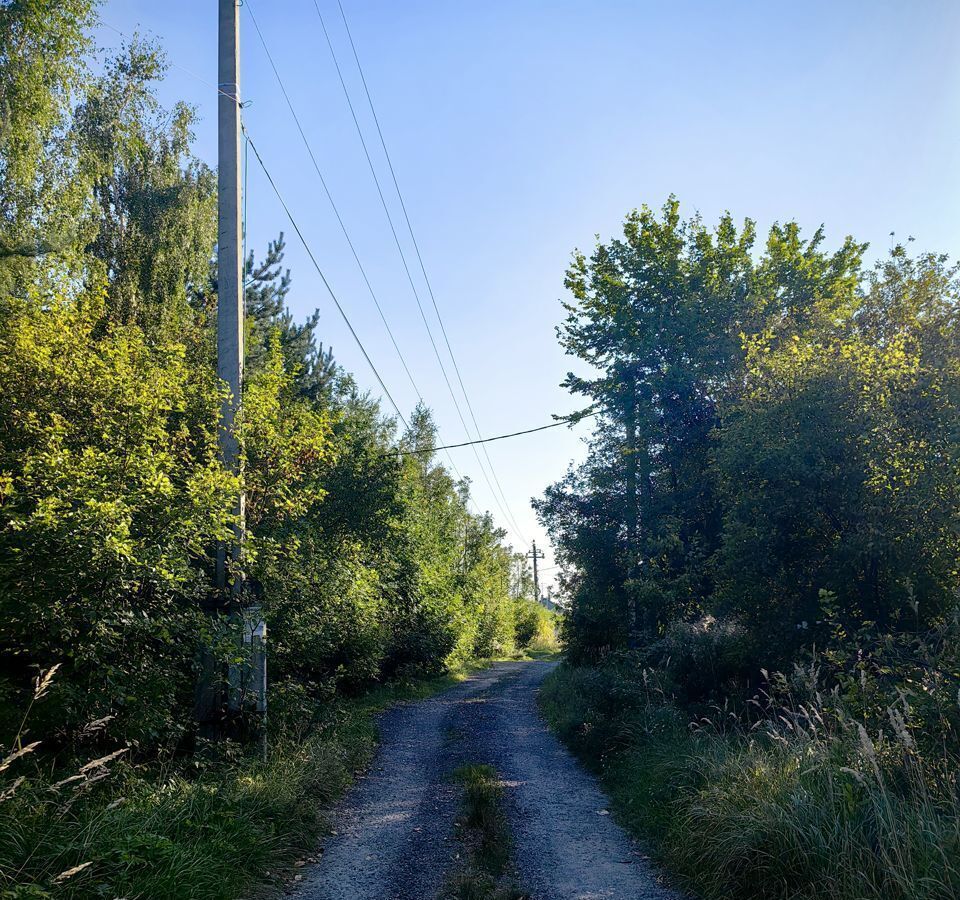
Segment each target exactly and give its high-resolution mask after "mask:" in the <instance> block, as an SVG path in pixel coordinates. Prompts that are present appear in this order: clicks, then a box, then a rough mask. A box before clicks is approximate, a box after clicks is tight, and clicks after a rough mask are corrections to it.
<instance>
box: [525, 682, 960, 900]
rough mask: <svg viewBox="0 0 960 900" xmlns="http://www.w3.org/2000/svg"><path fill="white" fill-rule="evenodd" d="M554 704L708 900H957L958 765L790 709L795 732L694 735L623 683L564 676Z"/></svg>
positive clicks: (644, 833)
mask: <svg viewBox="0 0 960 900" xmlns="http://www.w3.org/2000/svg"><path fill="white" fill-rule="evenodd" d="M541 703H542V706H543V709H544V713H545V714H546V716H547V718H548V719H549V721H550V722H551V724H552V725H553V726H554V728H555V729H556V730H557V731H558V732H559V734H560V735H561V737H562V738H563V739H564V740H565V741H566V742H567V743H568V744H569V745H570V746H571V748H572V749H573V750H574V751H575V752H576V753H577V754H578V755H579V756H580V757H581V758H582V759H583V760H584V761H585V762H586V763H587V764H588V765H589V766H591V767H592V768H593V769H594V770H596V771H597V772H598V773H599V774H600V776H601V779H602V782H603V785H604V787H605V789H606V790H607V792H608V793H609V795H610V797H611V801H612V804H611V805H612V808H613V810H614V813H615V815H616V816H617V818H618V820H619V821H620V822H621V823H622V824H624V825H625V826H626V827H627V828H628V829H629V830H631V831H633V832H634V833H635V834H637V835H639V836H640V837H642V838H643V839H644V840H645V841H646V842H647V844H648V845H649V846H650V848H651V850H652V852H653V853H654V855H655V856H656V857H657V858H658V859H659V861H660V862H661V863H662V864H663V865H664V866H665V867H666V868H667V869H668V870H669V871H671V872H672V873H673V874H674V875H675V876H677V877H678V879H679V880H680V881H681V882H682V883H683V886H684V887H685V888H687V889H688V890H691V891H693V892H695V893H698V894H700V895H701V896H703V897H706V898H710V900H713V898H717V900H719V898H724V900H761V898H762V900H814V898H816V900H954V898H956V897H958V896H960V792H958V788H957V768H956V766H955V764H953V763H952V762H950V761H949V760H944V759H936V758H928V757H924V756H922V755H921V754H920V753H919V751H918V750H917V749H916V748H915V747H907V746H901V745H898V744H897V742H896V741H895V740H888V739H886V738H881V736H879V735H875V736H873V737H871V736H868V735H867V734H866V732H863V731H861V730H859V729H858V728H857V725H856V723H855V722H845V723H844V722H838V721H832V720H831V719H830V717H829V715H828V714H827V713H826V711H825V710H822V711H820V710H816V709H814V708H812V707H804V711H803V712H802V713H801V712H800V711H799V710H797V711H791V710H786V709H785V710H782V711H780V712H778V715H782V716H783V723H781V724H780V726H779V727H773V726H772V725H771V726H770V728H768V729H766V730H763V729H755V730H753V731H747V730H744V729H742V728H739V727H736V726H733V727H729V728H727V727H726V726H724V730H721V729H719V728H710V727H706V728H700V729H691V728H690V727H689V725H688V723H687V721H686V720H685V717H684V716H683V715H682V714H681V713H680V712H679V710H677V709H676V708H675V707H673V706H672V705H671V704H670V703H669V702H668V701H667V700H666V699H665V698H664V697H662V696H657V695H656V694H655V692H652V691H650V690H649V689H648V687H647V686H646V685H645V684H643V683H641V682H640V681H639V679H633V680H632V681H631V679H630V678H629V677H627V676H624V675H623V673H620V672H611V671H606V672H605V671H603V670H596V669H593V670H592V669H576V668H573V667H570V666H562V667H560V669H558V671H557V672H555V673H553V674H552V675H551V676H550V678H549V679H548V681H547V682H546V684H545V686H544V689H543V692H542V694H541ZM785 723H789V726H788V725H787V724H785ZM814 725H815V727H814Z"/></svg>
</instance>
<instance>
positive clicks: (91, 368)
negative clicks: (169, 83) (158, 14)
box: [0, 0, 552, 897]
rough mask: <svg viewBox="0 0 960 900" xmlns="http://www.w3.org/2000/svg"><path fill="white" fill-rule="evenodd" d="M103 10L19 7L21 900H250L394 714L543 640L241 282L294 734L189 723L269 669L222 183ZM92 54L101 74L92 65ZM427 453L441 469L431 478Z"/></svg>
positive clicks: (255, 456)
mask: <svg viewBox="0 0 960 900" xmlns="http://www.w3.org/2000/svg"><path fill="white" fill-rule="evenodd" d="M95 22H96V4H95V3H94V2H92V0H63V2H56V3H54V2H50V0H26V2H0V126H2V127H0V384H2V385H3V389H2V391H0V658H2V664H0V896H4V897H45V896H53V895H56V896H67V897H88V896H89V897H100V896H111V897H113V896H117V897H119V896H129V897H134V896H163V897H233V896H237V895H238V894H239V893H241V892H242V891H243V890H246V889H247V888H248V887H249V886H250V885H251V884H252V883H253V882H255V881H256V880H258V879H260V878H263V877H267V873H268V872H269V873H271V877H273V875H275V874H276V873H277V872H278V871H279V869H280V867H282V866H283V865H284V864H285V863H289V862H291V861H292V860H294V859H295V858H296V857H297V856H298V855H302V854H303V853H305V852H307V851H308V850H309V849H310V847H311V844H312V842H313V841H314V840H315V838H316V836H317V834H318V832H319V830H320V828H321V827H322V821H321V818H320V816H321V813H320V812H319V811H318V807H322V806H323V805H324V804H326V803H328V802H329V801H330V800H331V799H332V798H334V797H335V796H336V795H338V794H339V793H340V792H341V791H342V790H343V788H344V786H345V785H346V784H347V783H348V781H349V779H350V778H351V776H352V774H353V772H354V771H355V770H356V769H357V768H358V767H359V766H361V765H362V763H363V761H364V759H365V758H366V756H367V755H368V754H369V752H370V748H371V746H372V743H373V739H374V725H373V708H375V707H377V706H378V705H380V704H381V702H386V701H387V700H388V699H390V698H394V697H403V696H409V695H410V694H411V692H415V691H416V690H419V689H420V688H417V687H416V686H417V685H423V684H426V685H431V684H436V683H437V682H436V679H437V678H443V677H445V673H450V672H456V671H460V670H462V669H464V668H465V667H467V666H469V665H470V664H471V663H473V662H474V661H476V660H480V659H486V658H489V657H499V656H509V655H511V654H514V653H517V652H523V651H524V649H525V648H527V647H532V648H534V649H537V648H541V649H542V648H543V647H545V646H547V645H548V644H549V643H550V642H551V640H552V627H551V620H550V619H549V617H548V616H547V615H546V613H545V611H541V610H539V608H537V607H536V605H535V604H533V603H532V601H529V600H525V599H523V598H525V597H527V596H528V595H529V594H530V587H531V585H530V575H529V572H528V571H527V570H526V568H525V562H524V558H523V556H522V555H521V554H517V553H514V551H513V550H512V548H511V547H510V546H509V545H508V544H507V542H506V539H505V533H504V532H503V531H501V530H500V529H498V528H497V527H495V525H494V523H493V521H492V519H491V517H490V516H489V515H487V514H483V513H478V512H473V511H471V508H470V506H469V485H468V483H467V482H465V481H461V480H459V478H458V477H454V476H453V475H452V474H451V473H450V472H449V471H448V470H447V469H446V468H444V466H443V465H441V464H440V463H439V462H438V461H437V459H436V458H435V456H434V454H433V453H432V452H431V450H430V448H431V447H432V446H434V444H435V443H436V442H437V441H436V429H435V427H434V424H433V421H432V419H431V416H430V413H429V411H428V410H427V409H425V408H422V407H420V408H417V409H414V410H411V411H410V412H409V413H407V414H406V416H404V419H405V421H401V420H400V419H399V418H398V417H394V416H392V415H388V414H387V413H385V412H384V411H383V410H382V409H381V408H380V404H379V402H378V401H377V400H376V399H374V398H372V397H371V396H370V395H368V394H367V393H365V392H364V391H362V390H360V389H359V388H358V386H357V384H356V382H355V381H354V380H353V378H352V377H351V376H350V374H349V373H347V372H345V371H344V370H343V369H342V368H341V367H340V366H339V365H338V363H337V361H336V359H335V357H334V356H333V354H332V352H331V350H330V348H329V347H326V346H324V345H323V343H322V342H321V340H320V335H319V334H318V331H317V325H318V316H317V315H316V314H314V315H313V316H311V317H309V318H308V319H306V321H302V322H298V321H296V320H295V319H294V317H293V316H292V314H291V313H290V311H289V308H288V298H289V294H290V291H291V290H292V285H293V282H292V281H291V276H290V273H289V272H288V271H287V270H286V269H285V268H284V243H283V236H282V235H280V236H279V237H278V238H277V240H276V241H275V242H273V243H272V244H271V245H270V246H269V247H267V248H261V250H262V252H259V253H257V252H253V251H251V253H250V255H249V257H248V259H247V261H246V271H245V283H246V309H247V321H246V345H247V346H246V350H247V352H246V378H245V386H244V396H243V415H242V421H241V426H240V427H241V435H240V436H241V439H242V444H243V454H244V468H243V485H242V487H243V489H244V491H245V495H246V502H247V507H246V524H247V528H248V534H249V540H248V542H247V545H246V553H245V557H244V559H243V562H242V571H234V572H232V573H231V575H232V576H233V577H234V578H237V579H239V580H240V581H241V582H242V583H243V584H244V586H245V591H246V592H247V593H246V594H245V595H244V597H245V599H246V600H249V601H251V602H256V603H258V604H259V605H260V606H261V607H262V611H263V615H264V617H265V619H266V621H267V622H268V627H269V636H268V641H269V673H270V683H271V691H270V709H269V718H268V721H267V726H266V728H267V733H266V735H265V743H266V758H265V759H261V758H260V756H261V741H260V739H259V737H260V736H258V735H256V734H255V732H256V730H257V727H258V722H257V719H256V717H254V716H249V715H248V714H247V713H248V711H247V710H245V709H240V710H238V711H235V712H234V713H233V714H231V715H230V716H229V717H226V716H225V721H224V723H222V724H223V728H222V734H221V737H229V738H230V739H229V740H221V741H217V742H213V741H209V740H205V739H203V738H202V737H201V736H200V735H199V734H198V731H197V729H196V726H195V723H194V700H195V686H196V684H197V676H198V667H199V661H200V660H201V659H203V658H204V657H203V653H204V652H205V653H207V654H213V659H212V660H210V659H206V664H207V665H208V667H209V668H210V669H211V670H213V671H216V672H219V673H223V674H224V675H225V674H226V672H228V671H229V666H231V665H232V666H234V667H236V666H238V665H242V664H243V663H244V662H245V660H244V659H243V654H242V652H241V651H240V650H239V649H238V643H237V641H236V640H234V638H233V636H232V635H233V632H232V631H231V630H230V628H229V627H228V623H229V622H230V617H231V615H233V614H235V613H236V609H235V608H234V606H233V605H232V600H231V599H230V598H229V597H226V598H225V597H223V596H218V595H217V592H216V591H215V590H214V586H213V569H214V565H213V556H214V550H215V548H216V546H217V543H218V541H220V540H222V539H224V538H226V537H228V536H229V534H230V532H231V528H232V524H233V521H232V518H231V517H232V510H233V508H234V498H235V497H236V494H237V491H238V490H239V488H240V484H239V483H238V481H237V479H236V478H234V477H232V476H231V475H230V474H228V473H227V472H226V471H225V470H224V469H223V467H222V466H221V465H220V463H219V461H218V451H217V428H218V418H219V411H220V406H221V402H222V399H223V386H222V385H221V384H220V383H219V382H218V381H217V378H216V375H215V357H216V346H215V344H216V341H215V328H214V324H215V311H216V303H217V260H216V246H215V243H216V194H215V191H216V178H215V173H214V172H213V171H211V170H210V169H209V168H208V167H207V166H206V165H205V164H204V163H203V162H202V161H201V160H199V159H198V158H197V157H196V156H194V155H193V152H192V150H191V142H192V134H191V129H192V126H193V123H194V120H195V114H194V111H193V110H191V109H190V108H188V107H187V106H185V105H183V104H178V105H176V106H174V107H173V108H171V109H165V108H163V107H162V106H161V105H160V103H159V102H158V101H157V99H156V96H155V88H156V86H157V85H158V83H159V80H160V79H161V78H162V77H163V73H164V69H165V62H164V56H163V53H162V51H161V50H160V49H159V48H158V47H156V46H154V45H152V44H150V43H148V42H145V41H142V40H140V39H133V40H131V41H130V42H128V43H127V44H126V45H125V46H123V48H122V49H120V50H119V51H118V52H116V53H115V54H113V55H112V56H111V55H110V54H107V53H103V52H101V51H98V50H97V48H95V47H94V46H93V44H92V42H91V39H90V34H91V33H92V29H93V27H94V25H95ZM95 56H96V65H94V64H93V60H94V57H95ZM411 451H415V452H411Z"/></svg>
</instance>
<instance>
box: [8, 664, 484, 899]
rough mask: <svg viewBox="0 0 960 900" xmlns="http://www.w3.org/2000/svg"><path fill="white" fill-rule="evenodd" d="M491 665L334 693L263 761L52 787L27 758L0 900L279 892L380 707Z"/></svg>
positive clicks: (209, 759) (87, 777)
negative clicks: (346, 694) (351, 694)
mask: <svg viewBox="0 0 960 900" xmlns="http://www.w3.org/2000/svg"><path fill="white" fill-rule="evenodd" d="M491 662H492V660H482V661H476V662H473V663H471V664H469V665H465V666H463V667H461V668H459V669H458V670H456V671H453V672H450V673H448V674H446V675H443V676H441V677H437V678H431V679H423V680H417V681H408V682H402V683H393V684H388V685H383V686H379V687H376V688H374V689H373V690H371V691H369V692H368V693H366V694H364V695H362V696H360V697H357V698H351V699H342V698H336V699H335V698H331V702H330V703H329V704H328V705H327V706H326V707H325V708H324V709H323V710H322V711H321V713H320V715H319V720H318V721H317V722H315V723H314V724H313V725H312V726H311V727H310V728H309V730H306V731H305V732H304V733H302V734H299V735H296V736H294V735H293V734H292V733H288V736H287V737H281V738H279V739H277V740H276V741H275V742H274V743H273V744H272V746H271V748H270V753H269V758H268V760H267V761H266V762H264V761H261V760H259V759H257V758H254V757H253V756H251V754H250V753H249V752H247V751H246V750H245V749H244V748H241V747H239V746H237V745H230V744H228V745H226V746H221V747H218V748H217V750H216V754H215V755H208V756H206V757H204V756H203V755H202V754H201V755H197V756H194V757H191V758H189V759H179V760H176V761H171V762H168V763H164V764H161V763H156V762H154V763H137V764H132V763H124V762H122V758H121V759H117V760H112V761H105V762H103V763H102V764H101V765H99V766H93V767H91V768H88V769H87V770H86V771H84V772H80V771H78V773H77V774H76V775H75V776H72V780H70V781H68V782H67V783H65V784H60V785H59V786H58V785H57V782H58V781H63V779H62V778H61V777H59V776H57V777H50V773H49V772H45V771H43V768H42V764H41V763H40V762H39V761H30V762H31V764H32V766H33V767H32V769H31V770H30V771H29V773H27V774H25V777H24V778H23V780H22V781H19V782H16V781H11V782H10V784H11V785H12V786H14V790H13V791H12V793H11V794H10V795H9V796H5V797H2V796H0V898H3V900H14V898H16V900H20V898H33V900H44V898H50V897H58V898H60V897H63V898H68V900H73V898H76V900H80V898H83V900H86V898H103V897H126V898H153V897H157V898H160V897H162V898H171V900H181V898H182V900H232V898H235V897H238V896H241V895H243V894H247V893H249V892H250V891H251V890H254V889H255V888H257V887H258V886H259V887H260V888H261V889H262V890H264V891H265V892H266V893H270V892H271V891H270V889H271V887H273V888H277V889H279V888H280V887H282V886H283V885H284V884H285V883H287V882H288V881H289V879H290V877H291V874H292V872H293V871H294V866H295V863H297V862H298V861H300V860H302V859H303V858H304V857H309V855H310V854H311V853H313V852H314V851H315V849H316V847H317V844H318V841H319V838H320V836H321V835H322V834H323V833H324V831H325V828H326V820H325V810H328V809H329V808H330V807H331V806H332V804H333V803H334V802H335V801H336V800H337V799H338V798H339V797H340V796H341V795H342V794H343V792H344V791H345V790H346V789H347V787H348V786H349V785H350V784H351V783H352V781H353V779H354V778H355V776H356V775H357V774H358V773H359V772H360V771H362V770H363V769H364V768H365V767H366V765H367V764H368V762H369V760H370V758H371V756H372V754H373V751H374V749H375V747H376V743H377V734H378V732H377V723H376V718H377V715H378V714H379V713H380V712H381V711H383V710H384V709H385V708H387V707H388V706H391V705H393V704H395V703H398V702H403V701H411V700H420V699H424V698H426V697H428V696H431V695H432V694H435V693H437V692H439V691H442V690H444V689H446V688H448V687H450V686H452V685H453V684H456V683H457V682H458V681H461V680H463V679H464V678H466V677H467V676H468V675H469V674H470V673H471V672H474V671H477V670H480V669H482V668H485V667H486V666H487V665H489V664H490V663H491ZM0 793H2V792H0Z"/></svg>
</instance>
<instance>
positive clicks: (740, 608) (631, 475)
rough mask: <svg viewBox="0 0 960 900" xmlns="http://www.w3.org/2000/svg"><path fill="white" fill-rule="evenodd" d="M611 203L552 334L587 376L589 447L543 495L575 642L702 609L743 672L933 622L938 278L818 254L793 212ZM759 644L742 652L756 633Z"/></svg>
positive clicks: (952, 273) (942, 296)
mask: <svg viewBox="0 0 960 900" xmlns="http://www.w3.org/2000/svg"><path fill="white" fill-rule="evenodd" d="M754 245H755V227H754V225H753V223H752V222H750V221H749V220H747V221H746V222H745V223H744V224H743V225H742V226H741V227H740V228H739V229H738V228H736V227H735V225H734V223H733V222H732V220H731V219H730V217H729V216H723V217H722V218H721V219H720V221H719V223H718V224H717V226H716V227H715V228H713V229H708V228H707V227H706V226H704V224H703V223H702V222H701V220H700V219H699V218H694V219H692V220H690V221H687V222H683V221H682V220H681V219H680V215H679V209H678V205H677V203H676V201H675V200H674V199H672V198H671V199H670V200H669V201H668V202H667V204H666V205H665V206H664V208H663V211H662V214H661V215H659V216H658V215H656V214H655V213H654V212H652V211H651V210H649V209H647V208H646V207H644V208H643V209H642V210H641V211H639V212H634V213H632V214H631V215H629V216H628V217H627V219H626V222H625V224H624V234H623V238H621V239H615V240H613V241H611V242H609V243H606V244H604V243H600V244H598V245H597V248H596V250H595V251H594V253H593V254H592V255H591V256H590V257H589V258H587V257H586V256H584V255H583V254H579V253H578V254H576V255H575V256H574V260H573V263H572V265H571V267H570V270H569V272H568V275H567V285H568V287H569V289H570V291H571V294H572V298H573V299H572V301H571V302H569V303H567V304H565V308H566V310H567V316H566V319H565V320H564V323H563V325H562V326H561V328H560V329H559V334H560V339H561V343H562V345H563V346H564V348H565V349H566V350H567V352H568V353H570V354H572V355H574V356H576V357H578V358H579V359H581V360H582V361H585V362H587V363H589V364H590V365H591V366H592V367H593V369H594V371H595V372H596V375H595V377H592V378H583V377H578V376H575V375H573V374H571V375H569V376H568V378H567V380H566V382H565V383H566V385H567V386H568V387H569V388H570V389H571V391H573V392H574V393H576V394H581V395H584V396H586V397H587V398H588V399H589V400H590V402H591V405H592V406H593V407H595V408H597V409H599V410H600V416H599V417H598V420H597V421H598V424H597V427H596V431H595V434H594V437H593V440H592V442H591V453H590V457H589V459H588V460H587V462H585V463H584V464H583V465H581V466H579V467H577V468H573V469H571V470H570V472H569V473H568V475H567V476H566V478H565V479H564V480H563V481H561V482H559V483H558V484H556V485H554V486H552V487H550V488H549V489H548V490H547V492H546V494H545V496H544V498H543V499H542V500H541V501H540V502H539V503H538V509H539V514H540V516H541V519H542V520H543V522H544V524H545V525H546V526H547V528H548V529H549V531H550V533H551V536H552V538H553V539H554V542H555V544H556V546H557V547H558V551H559V556H560V559H561V561H562V562H563V563H564V564H565V566H566V576H565V583H566V587H567V590H568V593H570V595H571V597H572V600H573V603H572V610H571V614H570V616H569V617H568V619H567V621H566V622H565V625H564V637H565V640H566V643H567V648H568V651H569V652H570V653H571V656H572V658H574V659H580V660H584V661H591V660H597V659H600V658H602V657H603V656H604V655H606V654H608V653H609V652H611V651H614V650H616V649H617V648H623V647H625V646H627V645H628V644H632V645H634V646H637V645H639V644H642V643H651V642H656V641H658V640H661V639H662V638H663V636H664V634H665V633H666V632H667V631H668V630H669V629H670V628H671V627H672V626H673V625H674V624H675V623H691V622H695V621H698V620H700V619H702V618H703V617H705V616H707V617H712V618H714V619H716V620H720V621H724V620H731V621H733V622H735V623H736V627H737V628H740V629H743V630H745V632H746V639H745V642H744V646H747V645H749V646H752V647H753V648H755V649H757V651H758V653H757V654H756V655H754V656H752V657H751V656H743V658H742V662H743V666H744V668H743V669H742V671H741V673H740V675H741V679H740V680H741V682H749V681H750V680H751V679H755V678H756V673H757V672H758V671H759V668H760V666H763V665H766V666H778V665H779V666H787V667H789V665H790V664H791V663H792V662H793V661H794V660H796V659H799V658H801V657H802V655H803V654H804V653H805V652H806V651H807V650H809V648H811V647H812V646H813V645H814V644H815V643H816V642H818V641H819V642H821V643H822V641H823V640H824V639H825V637H826V635H827V632H828V630H829V626H828V624H827V620H826V618H825V616H824V615H823V610H822V608H821V596H822V592H823V591H827V592H829V593H830V595H831V596H832V597H833V598H834V616H835V618H836V619H837V620H838V621H839V622H840V623H841V624H842V625H843V627H844V628H845V629H847V630H848V631H850V632H852V631H856V630H857V629H859V628H862V627H865V626H868V625H870V624H871V623H872V624H875V625H876V626H877V627H878V628H879V629H881V631H884V632H887V633H891V634H896V633H902V632H904V631H917V630H923V629H926V628H931V627H937V626H939V625H940V624H942V623H943V622H945V621H946V620H947V619H949V618H950V617H951V616H952V615H953V612H954V609H955V604H956V597H957V595H958V590H960V582H958V572H957V569H956V566H955V564H954V560H955V559H956V556H957V551H958V549H960V548H958V547H957V530H956V509H957V507H958V504H957V500H958V489H960V470H958V468H957V459H958V448H960V443H958V441H957V439H956V435H957V434H958V433H960V408H958V406H957V398H958V396H960V382H958V378H957V376H958V362H960V352H958V349H960V348H958V345H957V333H958V332H957V328H956V317H957V297H958V282H957V270H956V269H955V268H953V267H951V266H950V265H949V264H948V263H947V261H946V259H945V258H943V257H937V256H931V255H921V256H918V257H913V256H911V255H909V254H908V252H907V251H906V250H905V249H904V248H903V247H897V248H894V250H893V251H892V252H891V254H890V255H889V257H888V258H887V259H886V260H884V261H881V262H880V263H878V264H877V265H876V267H875V268H873V269H872V270H870V269H866V268H865V267H864V264H863V254H864V250H865V246H864V245H861V244H858V243H856V242H855V241H854V240H853V239H852V238H847V239H846V240H845V241H844V242H843V243H842V244H841V246H840V247H839V249H837V250H834V251H828V250H826V249H825V248H824V237H823V232H822V230H818V231H817V232H815V233H814V234H813V235H812V236H811V237H810V238H809V239H804V238H803V237H802V236H801V233H800V229H799V227H798V226H797V225H796V224H793V223H788V224H786V225H774V226H773V227H772V228H771V230H770V232H769V235H768V238H767V241H766V244H765V246H764V247H763V248H762V250H758V249H757V248H756V247H755V246H754ZM761 647H762V648H764V649H763V651H762V652H759V648H761Z"/></svg>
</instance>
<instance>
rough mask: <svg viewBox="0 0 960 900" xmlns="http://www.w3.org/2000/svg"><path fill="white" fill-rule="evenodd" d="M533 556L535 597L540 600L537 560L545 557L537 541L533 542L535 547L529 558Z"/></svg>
mask: <svg viewBox="0 0 960 900" xmlns="http://www.w3.org/2000/svg"><path fill="white" fill-rule="evenodd" d="M530 557H533V599H534V600H536V601H537V603H539V602H540V577H539V575H538V574H537V560H538V559H543V551H542V550H538V549H537V542H536V541H534V542H533V549H532V550H531V551H530V552H529V553H528V554H527V558H528V559H529V558H530Z"/></svg>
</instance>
